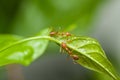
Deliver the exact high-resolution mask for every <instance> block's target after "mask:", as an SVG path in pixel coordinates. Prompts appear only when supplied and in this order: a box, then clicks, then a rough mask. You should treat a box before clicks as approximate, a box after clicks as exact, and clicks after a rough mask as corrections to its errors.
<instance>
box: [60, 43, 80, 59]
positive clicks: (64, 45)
mask: <svg viewBox="0 0 120 80" xmlns="http://www.w3.org/2000/svg"><path fill="white" fill-rule="evenodd" d="M61 47H62V48H63V49H65V50H66V51H67V52H68V54H69V55H70V56H71V57H72V58H73V59H74V60H79V57H78V56H77V55H75V54H74V55H73V54H72V52H71V51H70V50H69V48H68V47H67V45H66V43H64V42H62V43H61Z"/></svg>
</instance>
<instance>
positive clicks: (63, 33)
mask: <svg viewBox="0 0 120 80" xmlns="http://www.w3.org/2000/svg"><path fill="white" fill-rule="evenodd" d="M57 34H58V35H62V36H71V34H70V33H69V32H66V33H65V32H62V33H58V32H55V31H52V32H50V36H55V35H57Z"/></svg>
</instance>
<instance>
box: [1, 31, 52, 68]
mask: <svg viewBox="0 0 120 80" xmlns="http://www.w3.org/2000/svg"><path fill="white" fill-rule="evenodd" d="M50 31H51V30H50V29H45V30H43V31H41V32H40V33H39V34H37V36H45V35H49V32H50ZM47 44H48V40H46V39H35V40H29V39H25V40H24V39H23V38H20V37H18V36H13V35H0V59H1V60H0V66H3V65H7V64H12V63H20V64H23V65H29V64H30V63H31V62H32V61H34V60H35V59H37V58H38V57H39V56H41V55H42V54H43V52H44V51H45V49H46V47H47Z"/></svg>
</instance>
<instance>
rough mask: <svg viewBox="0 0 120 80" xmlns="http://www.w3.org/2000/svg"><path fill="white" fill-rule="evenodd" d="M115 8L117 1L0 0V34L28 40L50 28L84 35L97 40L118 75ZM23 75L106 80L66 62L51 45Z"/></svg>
mask: <svg viewBox="0 0 120 80" xmlns="http://www.w3.org/2000/svg"><path fill="white" fill-rule="evenodd" d="M119 5H120V1H119V0H113V1H112V0H0V33H1V34H3V33H4V34H16V35H20V36H24V37H28V36H33V35H35V34H36V33H38V32H39V31H40V30H42V29H44V28H46V27H54V29H56V30H63V31H69V32H71V33H74V34H76V35H88V36H91V37H94V38H96V39H98V40H99V41H100V43H101V45H102V46H103V48H104V50H105V52H106V54H107V56H108V58H109V60H110V61H111V62H112V63H113V65H114V66H115V68H116V69H117V71H118V72H120V69H119V68H120V61H119V60H120V59H119V56H120V53H119V52H120V49H119V48H120V35H119V34H120V16H119V15H120V6H119ZM23 73H24V77H25V80H96V79H97V80H108V79H107V77H104V76H102V75H97V74H96V73H94V72H92V71H89V70H87V69H84V68H83V67H81V66H80V65H78V64H73V61H72V60H71V59H69V60H67V57H66V56H65V55H64V54H61V53H60V52H59V47H58V46H57V47H56V45H55V44H54V43H50V44H49V46H48V49H47V51H46V52H45V54H44V55H43V56H42V57H40V58H39V59H38V60H36V61H35V62H34V63H32V64H31V65H30V66H29V67H23ZM101 76H102V77H101ZM103 77H104V78H105V79H103ZM0 79H1V80H8V79H7V71H6V70H5V67H1V68H0Z"/></svg>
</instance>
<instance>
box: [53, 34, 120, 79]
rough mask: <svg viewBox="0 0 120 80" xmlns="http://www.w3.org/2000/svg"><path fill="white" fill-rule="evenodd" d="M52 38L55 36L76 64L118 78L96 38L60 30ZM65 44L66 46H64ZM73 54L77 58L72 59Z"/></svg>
mask: <svg viewBox="0 0 120 80" xmlns="http://www.w3.org/2000/svg"><path fill="white" fill-rule="evenodd" d="M53 38H55V40H56V42H57V43H58V44H59V45H62V46H63V49H64V50H65V51H66V52H68V54H69V55H70V56H71V57H72V58H73V60H74V61H75V62H77V63H78V64H80V65H82V66H84V67H86V68H88V69H90V70H93V71H96V72H100V73H105V74H108V75H109V76H111V77H112V78H113V79H114V80H120V79H119V77H118V76H117V74H116V72H115V70H114V68H113V66H112V64H111V63H110V62H109V60H108V59H107V57H106V55H105V53H104V51H103V49H102V48H101V46H100V44H99V43H98V41H97V40H95V39H93V38H89V37H85V36H74V35H67V33H60V32H59V33H57V35H54V36H53ZM63 43H64V45H63ZM65 44H66V47H64V46H65ZM73 55H75V56H77V57H78V58H79V59H78V60H77V59H74V57H73Z"/></svg>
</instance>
